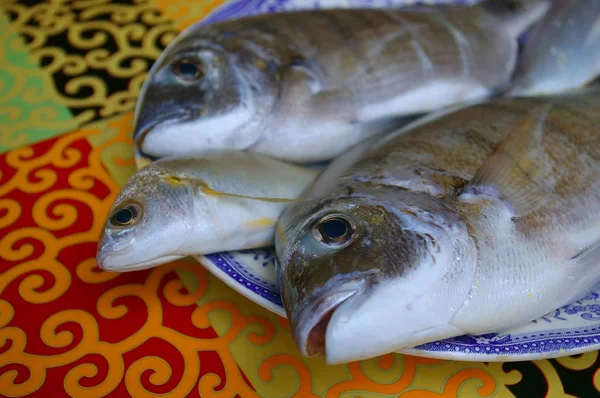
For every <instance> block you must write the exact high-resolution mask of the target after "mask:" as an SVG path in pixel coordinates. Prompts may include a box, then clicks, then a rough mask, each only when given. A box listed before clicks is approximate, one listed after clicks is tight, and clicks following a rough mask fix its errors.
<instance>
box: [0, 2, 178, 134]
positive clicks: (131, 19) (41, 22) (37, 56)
mask: <svg viewBox="0 0 600 398" xmlns="http://www.w3.org/2000/svg"><path fill="white" fill-rule="evenodd" d="M3 7H4V8H5V11H6V12H7V14H8V15H9V16H10V18H11V26H12V27H13V28H14V29H16V31H17V32H18V33H20V34H21V36H22V37H24V38H25V40H26V43H27V44H26V46H25V47H26V49H27V51H29V54H30V58H31V60H32V62H34V63H35V64H37V65H40V66H41V70H42V71H43V72H44V73H45V74H46V75H47V76H50V77H51V78H52V79H53V81H54V87H53V90H51V92H53V94H54V96H55V97H56V99H57V103H59V104H61V105H62V106H63V107H67V108H68V110H70V112H71V113H72V114H73V117H74V120H75V121H76V122H77V123H78V124H79V125H81V124H83V123H88V122H90V121H93V120H96V119H99V118H105V117H111V116H114V115H116V114H119V113H123V112H127V111H132V110H133V108H134V106H135V100H136V98H137V94H138V93H139V90H140V88H141V85H142V82H143V80H144V78H145V77H146V73H147V71H148V69H149V65H150V64H151V63H152V62H153V61H154V60H155V59H156V58H157V57H158V55H159V54H160V51H161V50H162V49H163V48H164V47H165V46H166V45H167V44H168V42H169V41H170V40H171V39H172V38H173V37H174V35H175V34H176V32H177V31H176V30H175V28H174V27H173V24H172V23H171V22H170V20H169V19H168V18H167V17H166V16H165V15H164V14H163V13H161V11H160V9H159V8H157V7H156V6H154V5H153V4H151V3H148V2H141V1H122V2H111V1H110V0H82V1H78V0H67V1H62V0H56V1H45V2H38V1H32V0H21V1H16V0H6V1H4V2H3ZM38 95H40V93H39V90H38V91H37V92H33V91H32V92H28V93H27V97H28V99H29V100H32V101H33V100H34V99H35V97H36V96H38ZM63 131H64V130H63Z"/></svg>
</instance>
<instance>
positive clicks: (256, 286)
mask: <svg viewBox="0 0 600 398" xmlns="http://www.w3.org/2000/svg"><path fill="white" fill-rule="evenodd" d="M455 1H456V0H455ZM434 2H435V1H430V2H429V3H434ZM448 2H449V1H448V0H446V1H439V0H438V1H437V3H448ZM469 2H472V1H460V3H469ZM406 3H415V2H410V1H406V0H347V1H342V0H332V1H327V2H325V1H323V2H322V3H320V2H319V1H315V0H233V1H230V2H228V3H226V4H225V5H223V6H222V7H220V8H218V9H217V10H215V11H214V12H213V13H211V14H210V15H209V16H208V17H207V18H206V19H204V20H203V21H201V22H200V23H199V24H197V25H196V26H192V27H191V28H189V29H194V27H197V26H201V25H205V24H208V23H214V22H217V21H223V20H226V19H234V18H240V17H243V16H248V15H254V14H259V13H268V12H283V11H290V10H295V9H296V10H297V9H307V8H319V7H322V6H324V7H327V8H333V7H390V6H396V5H402V4H406ZM421 3H428V2H427V1H425V2H421ZM137 162H138V167H141V166H142V165H144V164H146V163H147V162H148V159H143V158H141V157H139V156H138V157H137ZM196 259H197V260H198V261H199V262H201V263H202V264H204V265H205V266H206V267H207V268H208V270H209V271H210V272H211V273H213V274H214V275H216V276H217V277H218V278H219V279H221V280H222V281H223V282H225V283H226V284H227V285H229V286H230V287H231V288H233V289H235V290H236V291H238V292H239V293H241V294H242V295H244V296H245V297H247V298H248V299H250V300H252V301H254V302H256V303H258V304H259V305H261V306H263V307H264V308H266V309H268V310H270V311H272V312H275V313H276V314H278V315H280V316H283V317H285V312H284V310H283V307H282V303H281V297H280V295H279V291H278V289H277V278H276V275H275V267H274V266H275V261H276V259H275V256H274V252H273V250H272V249H259V250H244V251H236V252H227V253H217V254H212V255H208V256H197V257H196ZM599 348H600V286H598V288H597V289H595V290H594V291H593V292H592V293H591V294H589V295H588V296H587V297H585V298H583V299H582V300H579V301H577V302H575V303H573V304H571V305H568V306H566V307H563V308H560V309H557V310H556V311H554V312H552V313H550V314H548V315H546V316H544V317H541V318H540V319H537V320H535V321H533V322H531V323H529V324H527V325H525V326H523V327H520V328H518V329H513V330H508V331H506V332H503V333H499V334H496V333H491V334H486V335H482V336H460V337H455V338H451V339H447V340H441V341H435V342H432V343H428V344H423V345H421V346H418V347H415V348H414V349H410V350H403V351H402V352H403V353H407V354H412V355H419V356H426V357H434V358H442V359H453V360H463V361H518V360H533V359H542V358H550V357H557V356H563V355H574V354H579V353H582V352H586V351H592V350H597V349H599Z"/></svg>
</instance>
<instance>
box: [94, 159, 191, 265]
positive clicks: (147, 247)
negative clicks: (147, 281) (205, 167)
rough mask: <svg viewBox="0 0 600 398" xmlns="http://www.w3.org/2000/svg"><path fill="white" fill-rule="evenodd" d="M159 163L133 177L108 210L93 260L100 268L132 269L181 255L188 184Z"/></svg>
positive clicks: (188, 209)
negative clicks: (94, 259)
mask: <svg viewBox="0 0 600 398" xmlns="http://www.w3.org/2000/svg"><path fill="white" fill-rule="evenodd" d="M158 163H159V162H154V163H151V164H150V165H148V166H146V167H145V168H144V169H141V170H140V171H138V172H137V173H136V174H135V175H133V176H132V177H131V178H130V179H129V181H128V182H127V184H126V185H125V186H124V187H123V189H122V191H121V192H120V193H119V195H118V197H117V198H116V200H115V202H114V204H113V206H112V208H111V209H110V212H109V215H108V219H107V220H106V222H105V224H104V227H103V231H102V233H101V236H100V240H99V242H98V252H97V255H96V261H97V264H98V267H99V268H101V269H103V270H105V271H118V272H127V271H136V270H140V269H147V268H151V267H153V266H156V265H159V264H162V263H166V262H169V261H172V260H175V259H177V258H181V257H184V256H185V254H184V253H181V252H180V248H181V247H182V246H183V245H184V244H185V242H186V238H187V236H189V233H190V230H191V228H192V227H191V225H190V224H189V221H188V220H190V218H191V217H192V212H193V193H192V191H191V190H192V188H191V187H190V185H189V184H187V183H186V182H185V180H184V179H182V178H180V177H176V176H173V175H171V174H170V173H168V170H164V169H162V168H161V167H160V164H158Z"/></svg>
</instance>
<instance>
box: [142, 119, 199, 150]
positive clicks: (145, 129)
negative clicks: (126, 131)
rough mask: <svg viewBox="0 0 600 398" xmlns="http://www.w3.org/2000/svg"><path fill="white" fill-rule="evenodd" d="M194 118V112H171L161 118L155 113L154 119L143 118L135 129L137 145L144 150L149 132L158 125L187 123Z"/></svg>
mask: <svg viewBox="0 0 600 398" xmlns="http://www.w3.org/2000/svg"><path fill="white" fill-rule="evenodd" d="M158 113H160V112H158ZM157 119H158V120H157ZM193 119H194V113H193V112H179V113H171V114H168V115H164V116H162V117H160V118H156V115H154V117H153V119H152V120H150V121H146V122H144V120H143V119H142V120H141V121H139V122H137V123H136V126H135V129H134V131H133V140H134V142H135V144H136V146H137V147H138V148H139V149H140V150H142V148H143V145H144V140H145V139H146V137H147V136H148V134H150V133H151V132H152V130H154V129H156V128H157V127H160V126H165V125H168V124H177V123H185V122H188V121H190V120H193Z"/></svg>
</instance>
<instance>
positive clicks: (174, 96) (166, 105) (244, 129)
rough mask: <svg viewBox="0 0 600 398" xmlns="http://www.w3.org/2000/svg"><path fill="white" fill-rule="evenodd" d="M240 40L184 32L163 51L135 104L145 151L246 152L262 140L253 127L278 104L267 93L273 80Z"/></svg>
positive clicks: (136, 134) (139, 138)
mask: <svg viewBox="0 0 600 398" xmlns="http://www.w3.org/2000/svg"><path fill="white" fill-rule="evenodd" d="M223 35H224V34H223ZM225 37H226V36H225ZM232 43H233V44H232ZM235 43H236V42H235V41H234V40H233V39H229V40H225V39H224V38H223V37H222V35H221V36H219V35H217V34H209V33H206V34H190V35H185V34H182V35H181V38H180V39H179V40H176V41H175V42H173V43H172V44H170V45H169V46H168V47H167V48H166V49H165V50H164V51H163V53H162V54H161V56H160V58H159V59H158V60H157V61H156V62H155V63H154V64H153V66H152V68H151V70H150V72H149V74H148V77H147V78H146V80H145V81H144V84H143V86H142V89H141V92H140V96H139V99H138V102H137V104H136V111H135V122H134V123H135V130H134V133H133V137H134V141H135V144H136V146H137V148H138V149H139V150H140V151H141V152H143V153H145V154H147V155H149V156H151V157H155V158H161V157H166V156H171V155H193V154H196V153H202V152H204V151H212V150H222V149H236V150H242V149H245V148H247V147H249V146H250V145H252V144H253V143H254V142H255V141H256V140H258V132H257V129H255V128H252V127H253V126H255V125H256V124H257V123H260V122H261V116H262V115H265V114H267V113H268V112H267V111H266V110H265V107H269V106H271V105H272V103H273V100H272V98H271V96H268V95H263V94H265V90H268V87H270V83H272V81H273V79H268V78H266V77H265V74H267V73H268V71H267V69H268V68H266V67H265V65H266V64H265V63H264V62H258V61H256V62H248V61H247V59H246V58H248V57H247V56H245V52H244V51H241V50H240V47H239V45H236V44H235Z"/></svg>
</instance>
